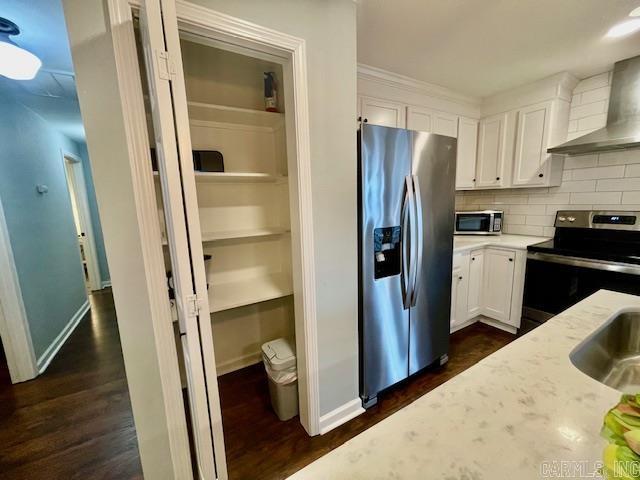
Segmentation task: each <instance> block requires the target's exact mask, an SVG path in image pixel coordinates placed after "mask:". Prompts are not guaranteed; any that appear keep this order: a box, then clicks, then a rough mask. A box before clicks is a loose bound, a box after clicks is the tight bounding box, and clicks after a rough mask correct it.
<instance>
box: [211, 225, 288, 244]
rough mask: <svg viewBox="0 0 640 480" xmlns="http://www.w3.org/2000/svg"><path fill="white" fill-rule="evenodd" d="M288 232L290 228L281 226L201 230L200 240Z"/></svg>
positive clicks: (229, 238) (266, 235) (213, 240)
mask: <svg viewBox="0 0 640 480" xmlns="http://www.w3.org/2000/svg"><path fill="white" fill-rule="evenodd" d="M289 232H290V230H289V229H288V228H281V227H272V228H252V229H246V230H226V231H220V232H202V241H203V242H216V241H219V240H234V239H240V238H251V237H270V236H274V235H283V234H285V233H289Z"/></svg>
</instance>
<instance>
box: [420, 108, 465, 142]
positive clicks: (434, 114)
mask: <svg viewBox="0 0 640 480" xmlns="http://www.w3.org/2000/svg"><path fill="white" fill-rule="evenodd" d="M407 128H408V129H409V130H418V131H421V132H429V133H436V134H438V135H447V136H449V137H457V136H458V117H457V115H452V114H450V113H445V112H439V111H437V110H431V109H428V108H422V107H413V106H409V107H407Z"/></svg>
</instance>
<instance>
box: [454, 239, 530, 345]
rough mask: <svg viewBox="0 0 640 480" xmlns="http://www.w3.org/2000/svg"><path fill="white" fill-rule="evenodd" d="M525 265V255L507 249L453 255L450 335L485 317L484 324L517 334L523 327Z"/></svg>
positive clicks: (522, 252) (477, 250)
mask: <svg viewBox="0 0 640 480" xmlns="http://www.w3.org/2000/svg"><path fill="white" fill-rule="evenodd" d="M525 263H526V251H519V250H511V249H504V248H493V247H482V248H478V249H476V250H472V251H471V252H460V253H456V254H454V256H453V270H452V272H453V275H452V280H451V331H452V332H453V331H455V330H459V329H460V328H463V327H465V326H466V325H468V324H470V323H473V321H474V319H475V318H476V317H478V316H480V315H482V317H481V319H482V321H484V322H486V323H490V324H491V325H494V326H497V327H499V328H502V329H504V330H507V331H510V332H512V333H515V331H516V329H517V328H519V327H520V313H521V311H522V294H523V289H524V269H525ZM494 321H495V322H494Z"/></svg>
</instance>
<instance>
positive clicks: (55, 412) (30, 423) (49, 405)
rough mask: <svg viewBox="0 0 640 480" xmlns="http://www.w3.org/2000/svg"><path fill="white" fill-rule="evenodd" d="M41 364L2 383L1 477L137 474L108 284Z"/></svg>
mask: <svg viewBox="0 0 640 480" xmlns="http://www.w3.org/2000/svg"><path fill="white" fill-rule="evenodd" d="M91 297H92V298H91V300H92V309H91V314H90V315H89V317H88V318H85V319H83V320H82V322H81V323H80V324H79V325H78V327H77V329H76V330H75V331H74V332H73V334H72V335H71V337H70V338H69V340H68V341H67V343H66V344H65V345H64V346H63V347H62V349H61V350H60V352H59V353H58V355H57V356H56V358H55V359H54V360H53V362H52V363H51V365H50V366H49V368H48V369H47V371H46V372H45V373H44V374H43V375H41V376H40V377H38V378H36V379H34V380H31V381H29V382H24V383H20V384H17V385H11V384H10V383H8V382H4V381H3V382H2V383H0V478H2V479H12V480H13V479H16V480H18V479H30V480H39V479H47V480H54V479H56V480H57V479H89V478H90V479H133V478H142V469H141V466H140V459H139V456H138V444H137V440H136V434H135V428H134V425H133V416H132V413H131V404H130V401H129V392H128V388H127V381H126V378H125V373H124V363H123V360H122V350H121V348H120V337H119V334H118V329H117V325H116V316H115V310H114V306H113V299H112V296H111V291H110V290H105V291H101V292H97V293H95V294H93V295H92V296H91Z"/></svg>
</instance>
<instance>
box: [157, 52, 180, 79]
mask: <svg viewBox="0 0 640 480" xmlns="http://www.w3.org/2000/svg"><path fill="white" fill-rule="evenodd" d="M156 61H157V62H158V75H159V76H160V78H161V79H162V80H169V81H171V80H173V79H174V77H175V76H176V65H175V63H174V62H173V60H172V59H171V56H170V55H169V52H167V51H166V50H156Z"/></svg>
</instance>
